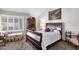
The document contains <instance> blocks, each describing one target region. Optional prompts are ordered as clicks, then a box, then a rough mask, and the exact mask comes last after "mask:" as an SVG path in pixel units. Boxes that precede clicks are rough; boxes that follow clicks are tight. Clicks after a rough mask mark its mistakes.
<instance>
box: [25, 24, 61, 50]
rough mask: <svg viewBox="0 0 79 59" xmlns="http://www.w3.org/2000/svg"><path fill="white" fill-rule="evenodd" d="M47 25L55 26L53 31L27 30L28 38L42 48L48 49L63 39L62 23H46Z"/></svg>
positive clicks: (48, 26) (49, 26)
mask: <svg viewBox="0 0 79 59" xmlns="http://www.w3.org/2000/svg"><path fill="white" fill-rule="evenodd" d="M46 27H47V28H50V29H52V28H53V31H50V32H42V31H31V30H28V29H27V30H26V38H27V40H29V41H30V42H31V43H32V44H33V45H34V46H35V47H36V48H38V49H40V50H47V49H49V48H50V47H51V46H53V45H54V44H56V43H57V42H59V41H60V40H61V39H62V23H46Z"/></svg>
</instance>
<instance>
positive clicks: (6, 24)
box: [1, 16, 23, 31]
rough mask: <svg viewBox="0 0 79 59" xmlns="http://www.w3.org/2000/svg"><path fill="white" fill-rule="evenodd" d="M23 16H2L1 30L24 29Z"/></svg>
mask: <svg viewBox="0 0 79 59" xmlns="http://www.w3.org/2000/svg"><path fill="white" fill-rule="evenodd" d="M22 22H23V18H22V17H19V16H18V17H14V16H1V31H18V30H22V29H23V23H22Z"/></svg>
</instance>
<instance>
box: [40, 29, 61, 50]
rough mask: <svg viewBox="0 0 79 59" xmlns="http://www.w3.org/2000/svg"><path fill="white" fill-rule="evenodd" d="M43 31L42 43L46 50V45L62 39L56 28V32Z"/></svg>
mask: <svg viewBox="0 0 79 59" xmlns="http://www.w3.org/2000/svg"><path fill="white" fill-rule="evenodd" d="M41 33H42V43H41V47H42V49H43V50H46V47H47V46H48V45H50V44H52V43H54V42H56V41H58V40H59V39H61V35H60V32H59V31H57V30H55V31H54V32H41Z"/></svg>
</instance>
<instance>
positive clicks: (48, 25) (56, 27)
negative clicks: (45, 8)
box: [46, 23, 62, 36]
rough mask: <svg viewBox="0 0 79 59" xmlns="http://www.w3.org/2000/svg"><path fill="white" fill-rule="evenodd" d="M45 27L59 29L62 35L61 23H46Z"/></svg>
mask: <svg viewBox="0 0 79 59" xmlns="http://www.w3.org/2000/svg"><path fill="white" fill-rule="evenodd" d="M46 27H47V28H49V29H50V28H51V29H53V30H59V31H60V33H61V36H62V23H46Z"/></svg>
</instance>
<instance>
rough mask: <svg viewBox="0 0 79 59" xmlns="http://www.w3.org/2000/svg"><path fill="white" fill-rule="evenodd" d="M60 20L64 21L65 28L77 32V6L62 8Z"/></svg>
mask: <svg viewBox="0 0 79 59" xmlns="http://www.w3.org/2000/svg"><path fill="white" fill-rule="evenodd" d="M62 20H63V22H64V23H65V30H67V31H68V30H69V31H72V32H74V34H77V33H79V8H63V9H62Z"/></svg>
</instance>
